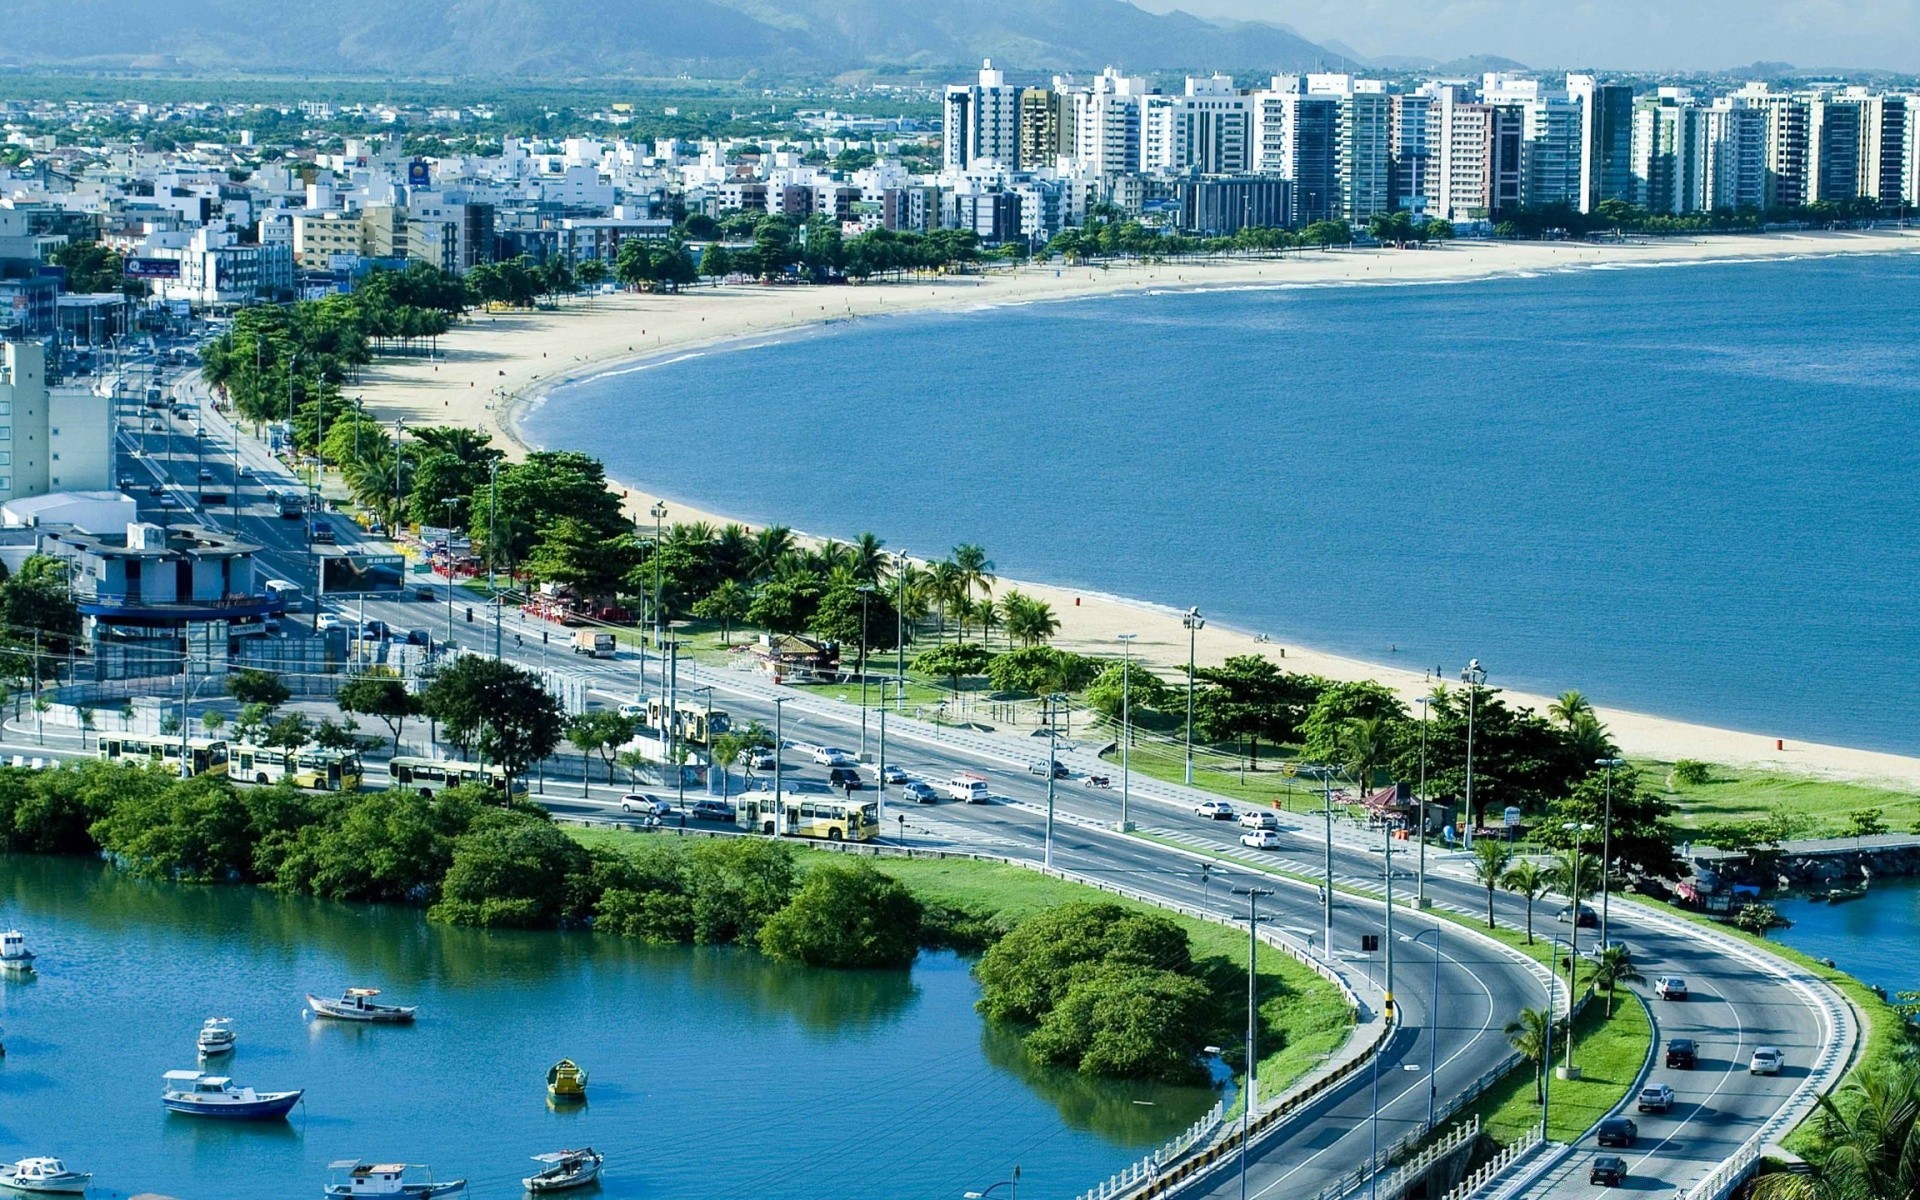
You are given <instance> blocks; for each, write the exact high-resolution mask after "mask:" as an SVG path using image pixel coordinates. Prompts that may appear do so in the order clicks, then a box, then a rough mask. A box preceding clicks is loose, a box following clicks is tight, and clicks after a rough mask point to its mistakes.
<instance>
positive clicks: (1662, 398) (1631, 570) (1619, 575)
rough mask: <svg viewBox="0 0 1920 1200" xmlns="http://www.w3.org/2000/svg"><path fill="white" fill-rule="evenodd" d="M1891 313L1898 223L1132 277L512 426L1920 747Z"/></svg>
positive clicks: (1412, 644)
mask: <svg viewBox="0 0 1920 1200" xmlns="http://www.w3.org/2000/svg"><path fill="white" fill-rule="evenodd" d="M1916 313H1920V258H1912V257H1874V258H1833V259H1813V260H1802V261H1773V262H1763V263H1737V264H1717V265H1691V266H1676V267H1665V268H1634V269H1616V270H1584V271H1572V272H1566V273H1559V274H1553V275H1546V276H1541V277H1534V278H1512V279H1500V280H1491V281H1481V282H1472V283H1462V284H1446V285H1420V286H1372V287H1331V288H1298V289H1267V290H1240V291H1216V292H1209V293H1185V294H1158V295H1129V296H1119V297H1111V298H1103V299H1094V300H1083V301H1073V302H1062V303H1048V304H1039V305H1030V306H1024V307H1012V308H1002V309H994V310H987V311H979V312H972V313H964V314H951V315H937V316H936V315H929V316H915V317H902V318H894V319H883V320H874V321H867V322H861V323H856V324H850V325H842V326H836V327H832V328H828V329H824V330H822V331H820V332H818V333H815V334H811V335H807V336H801V337H797V338H794V339H791V340H788V341H786V342H784V343H780V344H771V345H759V346H750V347H743V348H740V349H735V350H731V351H725V352H715V353H711V354H706V355H701V356H696V357H692V358H685V359H681V360H679V361H673V362H667V363H662V364H658V365H655V366H652V367H650V368H647V369H643V370H636V371H628V372H624V373H619V374H615V375H610V376H605V377H602V378H599V379H596V380H591V381H588V382H585V383H582V384H579V385H576V386H573V387H569V388H567V389H564V390H562V391H560V392H558V393H557V394H555V395H554V396H553V397H552V398H551V399H550V400H549V401H548V402H547V403H546V404H544V405H543V406H541V407H539V408H537V409H535V410H534V411H532V412H531V413H529V414H528V415H527V418H526V420H525V422H524V425H525V431H526V433H527V435H528V436H529V437H530V438H531V439H532V440H534V441H536V442H538V443H542V444H546V445H550V446H564V447H570V448H577V449H582V450H587V451H590V452H593V453H595V454H598V455H600V456H602V457H604V458H605V459H606V461H607V466H608V469H609V471H610V472H611V473H612V474H613V475H615V476H616V477H619V478H623V479H628V480H634V481H645V482H646V483H647V484H648V485H650V486H651V487H652V488H654V489H656V490H659V491H662V492H663V493H664V494H665V495H666V496H668V497H669V498H675V497H678V498H681V499H683V500H685V501H687V502H689V503H697V504H699V505H701V506H703V507H706V508H708V509H709V510H712V511H718V512H725V513H731V514H735V515H738V516H740V517H743V518H748V519H751V520H754V521H758V522H767V521H782V522H785V523H787V524H791V525H794V526H797V527H799V528H801V529H804V530H807V531H809V532H813V533H817V534H822V535H833V536H838V537H848V536H851V535H853V534H857V533H859V532H861V531H862V530H869V529H871V530H873V531H875V532H876V533H878V534H879V535H880V536H882V537H883V538H885V539H886V540H887V541H888V543H889V544H890V545H892V546H895V547H901V548H905V549H908V550H910V551H912V552H914V553H916V554H940V553H944V552H945V551H946V550H947V549H948V548H949V547H951V546H953V545H954V544H955V543H958V542H965V541H977V542H980V543H982V544H984V545H985V546H986V547H987V548H988V551H989V552H990V554H991V556H992V558H993V560H994V561H995V563H996V564H997V565H998V568H999V570H1000V571H1001V572H1002V573H1003V574H1006V575H1009V576H1013V577H1019V578H1030V579H1036V580H1044V581H1048V582H1053V583H1059V584H1063V585H1068V586H1075V587H1082V588H1086V589H1089V590H1097V591H1103V592H1112V593H1117V594H1122V595H1127V596H1132V597H1136V598H1139V599H1142V600H1148V601H1153V602H1158V603H1162V604H1168V605H1175V606H1181V607H1184V606H1186V605H1189V604H1197V605H1199V606H1200V608H1201V609H1202V610H1203V611H1204V612H1206V613H1207V614H1208V615H1209V616H1210V617H1211V618H1213V619H1214V620H1216V621H1221V622H1225V623H1228V624H1231V625H1235V626H1238V627H1243V628H1246V629H1249V630H1253V631H1258V632H1265V633H1267V634H1269V635H1271V636H1272V637H1273V638H1274V639H1275V640H1276V641H1278V642H1280V643H1282V644H1285V643H1288V642H1293V643H1298V644H1302V645H1308V646H1314V647H1317V648H1322V649H1328V650H1335V651H1341V652H1346V653H1349V654H1353V655H1358V656H1361V657H1365V658H1370V659H1376V660H1380V661H1391V662H1397V663H1400V664H1402V665H1404V666H1408V667H1411V668H1414V669H1420V668H1422V667H1425V666H1430V665H1431V666H1439V665H1444V666H1445V667H1446V668H1447V669H1448V671H1450V672H1457V670H1458V669H1459V667H1460V665H1461V664H1462V663H1464V662H1465V661H1466V660H1467V659H1468V658H1469V657H1478V658H1480V659H1481V660H1482V661H1483V663H1484V664H1485V665H1486V666H1487V668H1488V670H1489V671H1490V672H1491V675H1492V681H1493V682H1494V683H1495V684H1504V685H1511V686H1515V687H1524V688H1529V689H1535V690H1544V691H1557V690H1559V689H1561V688H1566V687H1579V688H1581V689H1583V690H1584V691H1586V692H1587V694H1588V695H1589V696H1591V697H1592V698H1593V699H1595V700H1596V701H1598V702H1600V703H1603V704H1613V705H1621V706H1626V707H1631V708H1636V709H1641V710H1646V711H1652V712H1656V713H1661V714H1666V715H1671V716H1676V717H1683V718H1689V719H1694V720H1700V721H1707V722H1711V723H1714V724H1721V725H1729V726H1733V727H1736V728H1744V729H1749V730H1753V731H1756V732H1760V733H1765V734H1768V735H1773V736H1782V737H1788V738H1798V739H1818V740H1824V741H1833V742H1840V743H1846V744H1852V745H1858V746H1866V747H1874V748H1879V749H1886V750H1895V751H1904V752H1908V753H1920V688H1916V687H1915V686H1914V682H1913V679H1914V676H1913V672H1914V670H1915V668H1916V666H1920V604H1917V603H1916V596H1917V595H1920V591H1917V590H1916V584H1915V578H1916V573H1917V571H1916V569H1917V568H1920V339H1916V337H1915V316H1916ZM615 429H618V430H627V431H632V432H631V433H627V434H625V435H623V436H619V437H618V438H610V437H609V436H608V431H609V430H615Z"/></svg>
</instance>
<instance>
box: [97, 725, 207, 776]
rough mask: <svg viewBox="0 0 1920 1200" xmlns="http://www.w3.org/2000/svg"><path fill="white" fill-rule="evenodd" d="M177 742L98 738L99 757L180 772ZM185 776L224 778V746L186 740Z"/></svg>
mask: <svg viewBox="0 0 1920 1200" xmlns="http://www.w3.org/2000/svg"><path fill="white" fill-rule="evenodd" d="M180 742H181V739H179V738H177V737H161V736H159V735H155V736H153V737H145V736H138V737H129V736H128V735H126V734H123V733H103V734H101V735H100V757H101V758H103V759H105V760H106V761H108V762H116V763H124V764H126V765H128V766H142V767H148V766H151V767H161V766H163V767H166V768H167V769H168V770H169V771H172V772H174V773H175V774H178V773H179V771H180ZM186 743H187V774H189V775H225V774H226V773H227V744H226V743H225V742H223V741H220V740H219V739H217V738H187V739H186Z"/></svg>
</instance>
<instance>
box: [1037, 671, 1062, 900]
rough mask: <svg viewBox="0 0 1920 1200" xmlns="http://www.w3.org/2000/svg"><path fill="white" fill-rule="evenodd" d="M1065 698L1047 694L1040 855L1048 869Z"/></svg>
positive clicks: (1057, 693)
mask: <svg viewBox="0 0 1920 1200" xmlns="http://www.w3.org/2000/svg"><path fill="white" fill-rule="evenodd" d="M1065 699H1066V697H1065V696H1063V695H1061V694H1060V693H1059V692H1049V693H1048V694H1047V840H1046V848H1045V850H1044V852H1043V853H1042V855H1041V857H1042V860H1043V861H1044V862H1045V864H1046V866H1047V868H1048V869H1049V870H1051V869H1052V868H1053V777H1054V775H1055V774H1056V773H1057V772H1058V770H1059V767H1058V763H1059V761H1060V759H1059V736H1060V735H1059V729H1060V723H1059V715H1060V703H1061V701H1063V700H1065Z"/></svg>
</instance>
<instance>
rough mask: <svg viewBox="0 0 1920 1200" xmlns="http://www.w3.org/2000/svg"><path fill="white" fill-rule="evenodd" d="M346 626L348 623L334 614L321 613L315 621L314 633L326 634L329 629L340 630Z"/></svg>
mask: <svg viewBox="0 0 1920 1200" xmlns="http://www.w3.org/2000/svg"><path fill="white" fill-rule="evenodd" d="M344 625H346V622H345V621H342V620H341V619H340V618H339V617H336V616H334V615H333V614H332V613H321V614H320V615H319V616H317V617H315V618H314V619H313V631H314V632H315V633H325V632H326V631H327V630H329V629H339V628H341V627H343V626H344Z"/></svg>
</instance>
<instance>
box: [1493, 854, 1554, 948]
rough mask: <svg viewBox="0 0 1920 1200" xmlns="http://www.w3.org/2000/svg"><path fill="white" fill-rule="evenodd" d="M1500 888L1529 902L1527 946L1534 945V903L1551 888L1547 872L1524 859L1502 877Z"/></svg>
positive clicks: (1508, 869) (1536, 864) (1509, 868)
mask: <svg viewBox="0 0 1920 1200" xmlns="http://www.w3.org/2000/svg"><path fill="white" fill-rule="evenodd" d="M1500 886H1501V887H1503V888H1505V889H1507V890H1508V891H1510V892H1512V893H1513V894H1514V895H1516V896H1522V897H1525V898H1526V901H1527V945H1529V946H1531V945H1533V902H1534V901H1535V900H1538V899H1539V898H1540V897H1541V896H1543V895H1545V894H1546V892H1547V888H1548V886H1549V881H1548V879H1547V872H1546V871H1545V870H1543V869H1542V868H1541V866H1540V864H1539V863H1537V862H1533V861H1531V860H1529V859H1522V860H1520V861H1519V862H1517V863H1515V864H1513V865H1512V866H1511V867H1508V868H1507V869H1506V871H1505V872H1504V873H1503V874H1502V875H1501V876H1500Z"/></svg>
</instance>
